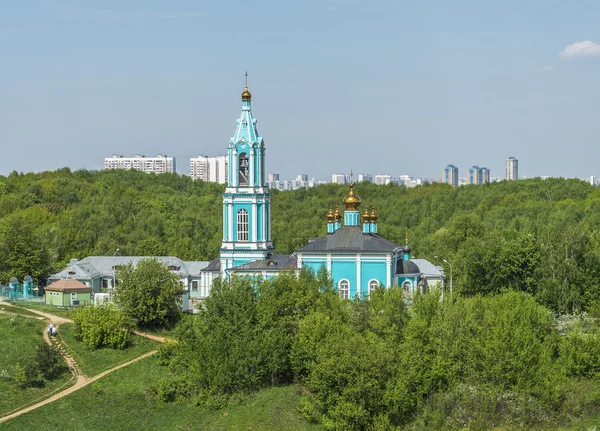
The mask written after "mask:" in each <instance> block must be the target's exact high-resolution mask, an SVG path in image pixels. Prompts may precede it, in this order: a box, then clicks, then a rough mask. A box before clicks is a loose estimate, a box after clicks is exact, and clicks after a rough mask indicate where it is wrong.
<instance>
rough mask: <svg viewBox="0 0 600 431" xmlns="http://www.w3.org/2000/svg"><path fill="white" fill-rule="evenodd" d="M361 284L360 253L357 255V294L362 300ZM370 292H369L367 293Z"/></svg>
mask: <svg viewBox="0 0 600 431" xmlns="http://www.w3.org/2000/svg"><path fill="white" fill-rule="evenodd" d="M361 284H362V283H361V282H360V253H357V254H356V293H357V294H358V296H359V298H360V288H361ZM368 292H369V291H368V290H367V293H368Z"/></svg>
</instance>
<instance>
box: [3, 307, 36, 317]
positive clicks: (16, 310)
mask: <svg viewBox="0 0 600 431" xmlns="http://www.w3.org/2000/svg"><path fill="white" fill-rule="evenodd" d="M0 310H4V311H6V312H8V313H16V314H22V315H23V316H30V317H42V316H40V315H39V314H35V313H32V312H31V311H29V310H26V309H24V308H20V307H14V306H12V305H7V304H0ZM42 318H43V317H42Z"/></svg>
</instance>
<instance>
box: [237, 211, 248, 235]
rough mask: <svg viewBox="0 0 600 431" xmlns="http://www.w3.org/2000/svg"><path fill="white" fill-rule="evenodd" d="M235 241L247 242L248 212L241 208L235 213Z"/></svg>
mask: <svg viewBox="0 0 600 431" xmlns="http://www.w3.org/2000/svg"><path fill="white" fill-rule="evenodd" d="M237 240H238V241H248V211H246V210H245V209H243V208H242V209H241V210H239V211H238V213H237Z"/></svg>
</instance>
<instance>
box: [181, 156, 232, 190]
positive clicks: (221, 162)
mask: <svg viewBox="0 0 600 431" xmlns="http://www.w3.org/2000/svg"><path fill="white" fill-rule="evenodd" d="M228 171H229V169H228V163H227V156H216V157H206V156H198V157H192V158H191V159H190V177H191V178H192V179H193V180H202V181H210V182H212V183H219V184H225V183H226V182H227V180H228V178H229V176H228Z"/></svg>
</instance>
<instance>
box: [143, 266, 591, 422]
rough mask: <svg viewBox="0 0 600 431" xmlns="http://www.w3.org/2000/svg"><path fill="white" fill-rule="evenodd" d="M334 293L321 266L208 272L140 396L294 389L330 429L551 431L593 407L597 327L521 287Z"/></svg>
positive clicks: (207, 398)
mask: <svg viewBox="0 0 600 431" xmlns="http://www.w3.org/2000/svg"><path fill="white" fill-rule="evenodd" d="M440 299H441V298H440V296H439V292H438V293H429V294H426V295H419V294H417V296H416V297H415V298H413V300H414V301H413V304H412V306H410V307H408V306H407V305H406V301H405V300H406V298H405V297H403V291H402V289H401V288H399V287H392V288H389V289H384V288H381V289H378V290H377V291H375V292H372V293H371V295H370V297H369V298H368V299H355V300H353V301H351V300H348V299H343V300H340V299H339V296H338V294H337V292H336V291H335V289H334V288H333V283H332V282H331V281H330V280H329V279H328V277H327V274H326V272H323V273H320V274H318V275H315V274H311V273H309V272H306V271H304V272H302V273H301V274H300V276H299V277H296V275H295V274H292V273H288V274H282V275H281V276H279V277H276V278H273V279H271V280H259V281H258V282H257V281H256V280H251V279H248V278H234V279H232V280H231V281H230V282H224V281H222V280H218V281H217V282H215V284H214V285H213V290H212V292H211V295H210V296H209V297H208V298H206V300H205V302H204V307H203V308H202V309H200V311H199V314H197V315H192V316H187V317H186V318H184V319H183V320H182V321H181V322H180V324H179V325H178V327H177V328H176V331H175V338H176V342H171V343H168V344H167V345H164V346H162V347H161V349H160V360H161V363H162V364H164V365H166V366H168V367H169V368H170V371H171V375H172V377H169V378H165V379H163V380H161V381H159V382H158V383H157V384H155V385H153V386H152V387H151V388H150V390H149V393H150V394H153V395H154V396H155V397H156V398H158V399H160V400H162V401H164V402H191V403H194V404H197V405H199V406H200V407H201V408H204V409H207V408H208V409H220V408H223V407H225V406H228V405H230V404H232V403H233V404H235V403H237V402H239V401H240V399H241V397H244V396H245V395H247V394H250V393H253V392H255V391H258V390H260V389H262V388H265V387H272V386H278V385H286V384H296V385H299V386H298V391H299V393H301V394H302V399H301V405H300V406H299V409H300V410H301V411H302V413H303V415H304V417H305V418H306V419H307V420H308V421H311V422H317V423H321V424H322V425H323V426H324V428H325V429H327V430H340V431H342V430H343V431H352V430H356V431H359V430H365V431H366V430H378V431H384V430H388V431H392V430H394V431H399V430H400V429H412V430H431V429H470V430H487V429H523V430H531V429H556V427H557V425H558V424H569V423H571V422H572V421H573V420H574V419H579V418H582V417H587V416H589V415H593V414H596V413H597V412H598V410H599V409H600V383H599V382H600V331H599V330H598V328H597V327H595V326H594V324H593V320H590V319H586V318H583V317H575V318H570V319H568V320H563V321H562V323H561V325H560V331H558V330H557V323H558V321H557V320H555V318H554V316H553V314H552V313H551V312H550V310H548V309H547V308H546V307H544V306H542V305H539V304H538V303H537V302H536V301H535V299H534V298H533V297H532V296H531V295H528V294H526V293H523V292H515V291H507V292H505V293H500V294H495V295H487V296H481V295H476V296H473V297H466V296H458V295H454V296H453V297H452V298H451V297H450V296H449V295H446V296H445V297H444V299H443V300H440Z"/></svg>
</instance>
